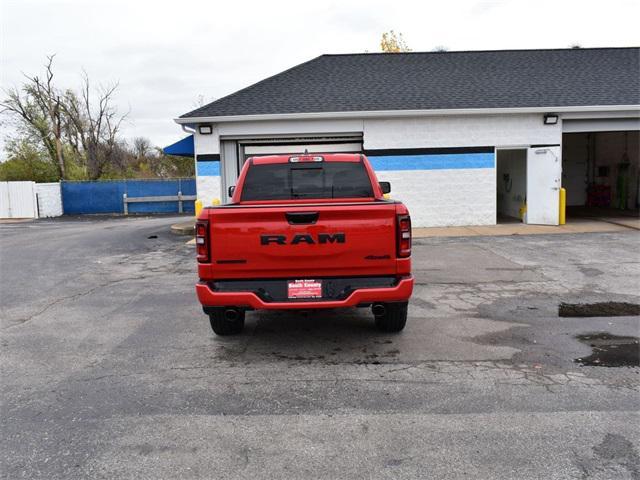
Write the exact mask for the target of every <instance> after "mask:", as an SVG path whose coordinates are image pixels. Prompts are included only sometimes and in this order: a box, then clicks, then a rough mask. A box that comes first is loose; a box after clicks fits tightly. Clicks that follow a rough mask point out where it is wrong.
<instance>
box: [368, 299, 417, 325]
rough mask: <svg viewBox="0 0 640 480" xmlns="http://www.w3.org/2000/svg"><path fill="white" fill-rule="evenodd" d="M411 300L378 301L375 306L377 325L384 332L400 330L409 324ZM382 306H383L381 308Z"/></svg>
mask: <svg viewBox="0 0 640 480" xmlns="http://www.w3.org/2000/svg"><path fill="white" fill-rule="evenodd" d="M408 304H409V302H397V303H378V304H376V305H374V306H373V312H374V315H375V319H376V327H378V329H379V330H382V331H383V332H399V331H401V330H402V329H403V328H404V326H405V325H406V324H407V305H408ZM380 307H382V308H380Z"/></svg>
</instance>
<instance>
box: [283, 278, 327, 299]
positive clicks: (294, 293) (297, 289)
mask: <svg viewBox="0 0 640 480" xmlns="http://www.w3.org/2000/svg"><path fill="white" fill-rule="evenodd" d="M287 292H288V296H289V298H321V297H322V281H321V280H289V281H288V282H287Z"/></svg>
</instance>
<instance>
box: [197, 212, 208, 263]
mask: <svg viewBox="0 0 640 480" xmlns="http://www.w3.org/2000/svg"><path fill="white" fill-rule="evenodd" d="M196 252H197V253H198V257H197V258H198V262H200V263H209V260H210V254H209V222H207V221H206V220H198V221H197V222H196Z"/></svg>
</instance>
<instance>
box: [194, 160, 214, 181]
mask: <svg viewBox="0 0 640 480" xmlns="http://www.w3.org/2000/svg"><path fill="white" fill-rule="evenodd" d="M196 172H197V174H198V175H200V176H202V177H219V176H220V162H219V161H215V160H214V161H211V162H207V161H199V162H196Z"/></svg>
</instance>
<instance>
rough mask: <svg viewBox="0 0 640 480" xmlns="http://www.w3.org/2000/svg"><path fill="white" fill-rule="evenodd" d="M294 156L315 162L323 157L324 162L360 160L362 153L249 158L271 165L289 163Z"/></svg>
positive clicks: (301, 159) (299, 154)
mask: <svg viewBox="0 0 640 480" xmlns="http://www.w3.org/2000/svg"><path fill="white" fill-rule="evenodd" d="M292 157H297V158H299V161H300V162H313V161H314V158H317V157H322V161H324V162H360V161H362V154H361V153H306V154H305V153H296V154H291V155H268V156H264V157H250V158H249V159H248V160H251V162H252V163H253V164H254V165H270V164H274V163H289V161H290V159H291V158H292Z"/></svg>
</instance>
